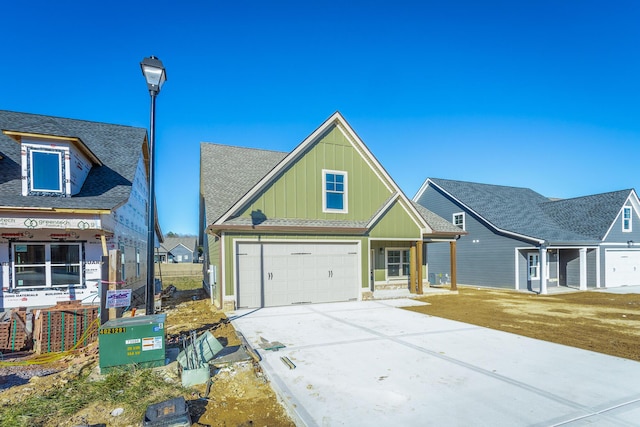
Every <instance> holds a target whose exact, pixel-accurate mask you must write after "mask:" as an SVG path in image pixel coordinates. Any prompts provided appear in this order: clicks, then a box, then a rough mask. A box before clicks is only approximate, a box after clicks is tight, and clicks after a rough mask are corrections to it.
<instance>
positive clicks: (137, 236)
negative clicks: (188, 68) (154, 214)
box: [0, 156, 148, 311]
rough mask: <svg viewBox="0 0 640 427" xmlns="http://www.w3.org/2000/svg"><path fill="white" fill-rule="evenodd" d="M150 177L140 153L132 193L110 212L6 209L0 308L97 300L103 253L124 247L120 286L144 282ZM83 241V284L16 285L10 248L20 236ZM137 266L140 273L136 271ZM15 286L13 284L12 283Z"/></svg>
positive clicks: (0, 230)
mask: <svg viewBox="0 0 640 427" xmlns="http://www.w3.org/2000/svg"><path fill="white" fill-rule="evenodd" d="M147 195H148V191H147V181H146V171H145V168H144V163H143V159H142V156H140V159H139V160H138V166H137V169H136V175H135V177H134V181H133V185H132V189H131V195H130V197H129V200H128V201H127V203H125V204H124V205H122V206H120V207H118V208H117V209H116V210H114V211H113V212H112V213H111V214H106V215H91V214H56V213H33V212H25V213H19V212H16V213H2V214H0V289H1V290H0V311H2V310H6V309H9V308H13V307H44V306H52V305H55V304H56V303H57V302H59V301H69V300H82V301H83V302H85V303H88V304H98V303H99V301H100V298H99V286H100V283H101V271H102V256H103V255H106V254H104V253H103V248H102V239H101V235H102V234H105V235H106V236H107V238H106V246H107V248H106V249H107V251H108V250H111V249H121V250H123V252H124V257H123V258H124V267H125V280H124V283H121V284H120V286H121V287H126V288H134V289H135V288H137V287H138V286H141V285H143V284H145V283H146V273H147V268H146V259H147V243H146V242H147V216H146V209H147V208H146V202H147ZM53 241H63V242H79V243H82V247H83V249H84V263H83V266H82V267H83V274H82V277H83V279H84V280H83V284H84V287H75V288H71V289H68V290H67V289H60V290H58V289H52V288H38V289H32V290H28V289H16V288H15V284H13V283H11V277H12V268H13V266H12V263H11V258H12V248H13V245H15V244H17V243H19V242H26V243H35V242H45V243H49V242H53ZM138 272H139V274H138ZM10 286H11V287H10Z"/></svg>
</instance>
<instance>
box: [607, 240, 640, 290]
mask: <svg viewBox="0 0 640 427" xmlns="http://www.w3.org/2000/svg"><path fill="white" fill-rule="evenodd" d="M604 260H605V286H606V287H607V288H613V287H618V286H639V285H640V249H617V250H616V249H607V250H605V255H604Z"/></svg>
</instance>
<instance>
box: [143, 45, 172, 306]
mask: <svg viewBox="0 0 640 427" xmlns="http://www.w3.org/2000/svg"><path fill="white" fill-rule="evenodd" d="M140 67H141V68H142V74H143V75H144V78H145V79H146V80H147V88H148V89H149V94H150V95H151V124H150V130H149V202H148V210H147V233H148V234H147V288H146V314H148V315H149V314H154V312H155V304H154V295H155V280H154V267H155V262H154V256H153V253H154V249H155V230H156V227H155V225H156V224H155V219H156V215H155V213H156V195H155V188H154V186H155V177H154V173H155V170H154V163H155V152H154V145H155V138H156V132H155V131H156V96H158V94H159V93H160V89H161V88H162V85H163V84H164V82H165V81H166V80H167V73H166V71H165V69H164V66H163V65H162V62H161V61H160V60H159V59H158V58H156V57H155V56H150V57H149V58H144V59H143V60H142V62H141V63H140Z"/></svg>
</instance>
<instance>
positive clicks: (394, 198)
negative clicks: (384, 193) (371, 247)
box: [366, 193, 400, 228]
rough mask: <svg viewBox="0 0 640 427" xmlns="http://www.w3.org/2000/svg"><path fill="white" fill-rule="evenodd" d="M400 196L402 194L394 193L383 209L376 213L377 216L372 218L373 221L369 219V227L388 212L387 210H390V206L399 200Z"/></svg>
mask: <svg viewBox="0 0 640 427" xmlns="http://www.w3.org/2000/svg"><path fill="white" fill-rule="evenodd" d="M398 197H400V195H399V194H398V193H396V194H394V195H393V196H392V197H391V198H390V199H389V200H388V201H387V203H386V204H385V205H384V206H383V207H382V209H380V210H379V211H378V213H377V214H376V216H374V217H373V218H371V221H369V222H368V223H367V225H366V227H367V228H371V226H372V225H373V224H375V223H376V222H377V221H378V220H379V219H380V218H381V217H382V216H383V215H384V214H385V213H387V211H388V210H389V208H390V207H391V205H393V204H394V203H395V202H396V200H398Z"/></svg>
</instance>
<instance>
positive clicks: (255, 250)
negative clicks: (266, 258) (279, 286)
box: [236, 244, 262, 308]
mask: <svg viewBox="0 0 640 427" xmlns="http://www.w3.org/2000/svg"><path fill="white" fill-rule="evenodd" d="M260 260H261V255H260V245H255V244H239V245H238V249H237V252H236V268H237V271H238V274H237V277H236V280H237V281H236V283H237V284H239V283H242V286H238V288H237V292H238V307H246V308H256V307H261V306H262V295H261V292H260V286H261V283H262V275H261V269H260Z"/></svg>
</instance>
